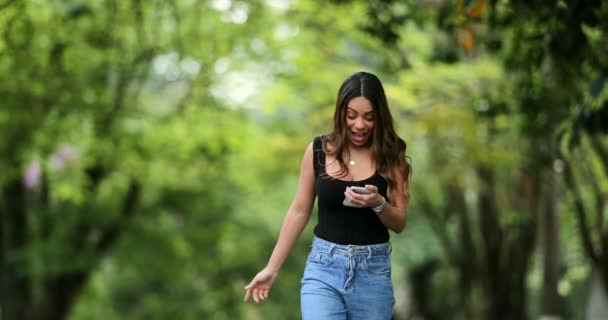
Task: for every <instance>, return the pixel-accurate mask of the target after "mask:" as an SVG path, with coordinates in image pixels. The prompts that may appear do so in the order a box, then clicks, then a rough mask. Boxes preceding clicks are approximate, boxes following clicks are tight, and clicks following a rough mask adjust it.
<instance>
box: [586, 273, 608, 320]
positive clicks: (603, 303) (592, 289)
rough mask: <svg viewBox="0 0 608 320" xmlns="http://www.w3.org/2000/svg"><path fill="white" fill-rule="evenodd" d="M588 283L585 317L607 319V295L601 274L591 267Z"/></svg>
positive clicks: (595, 319)
mask: <svg viewBox="0 0 608 320" xmlns="http://www.w3.org/2000/svg"><path fill="white" fill-rule="evenodd" d="M589 278H590V281H589V282H590V285H589V300H588V302H587V310H586V319H587V320H597V319H608V297H607V295H606V288H605V287H604V282H603V281H602V275H601V273H600V272H599V271H598V270H597V268H596V267H593V271H592V272H591V276H590V277H589Z"/></svg>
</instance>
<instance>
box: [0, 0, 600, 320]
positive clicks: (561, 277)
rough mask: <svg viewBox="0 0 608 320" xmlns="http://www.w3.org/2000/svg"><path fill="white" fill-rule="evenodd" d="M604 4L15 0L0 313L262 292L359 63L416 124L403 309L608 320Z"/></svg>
mask: <svg viewBox="0 0 608 320" xmlns="http://www.w3.org/2000/svg"><path fill="white" fill-rule="evenodd" d="M607 53H608V3H607V2H605V1H599V0H598V1H592V0H572V1H563V0H562V1H540V0H532V1H519V0H512V1H509V0H487V1H484V0H453V1H450V0H402V1H398V0H387V1H380V0H372V1H358V0H332V1H313V0H251V1H237V0H208V1H203V0H146V1H142V0H128V1H119V0H90V1H84V0H83V1H79V0H65V1H62V0H29V1H19V0H1V1H0V136H1V139H0V223H1V224H0V240H1V242H0V244H1V246H0V277H1V282H0V286H1V292H0V294H1V297H0V310H1V312H0V319H1V320H22V319H26V320H27V319H50V320H59V319H70V320H85V319H133V320H136V319H214V320H222V319H299V318H300V311H299V287H300V276H301V273H302V271H303V268H304V264H305V259H306V254H307V251H308V249H309V247H310V241H311V239H312V226H314V224H315V220H316V211H315V212H314V213H313V217H312V218H311V222H310V223H309V226H308V227H307V229H306V230H305V231H304V233H303V234H302V236H301V238H300V240H299V241H298V243H297V245H296V247H295V248H294V249H293V251H292V253H291V255H290V256H289V258H288V260H287V261H286V263H285V265H284V267H283V269H282V271H281V274H280V275H279V277H278V279H277V281H276V282H275V285H274V287H273V289H272V291H271V293H270V297H269V299H268V300H267V301H265V302H264V303H263V304H261V305H256V304H253V303H249V304H244V303H243V302H242V299H243V294H244V290H243V287H244V286H245V285H246V283H248V282H249V280H250V279H251V278H252V277H253V276H254V275H255V273H256V272H257V271H258V270H260V269H261V268H262V267H263V266H264V265H265V263H266V261H267V259H268V257H269V255H270V253H271V251H272V249H273V246H274V243H275V241H276V238H277V235H278V231H279V228H280V225H281V222H282V219H283V216H284V214H285V212H286V210H287V208H288V207H289V205H290V203H291V200H292V197H293V195H294V192H295V189H296V182H297V176H298V171H299V167H300V160H301V157H302V155H303V152H304V150H305V148H306V146H307V145H308V143H309V142H310V141H311V140H312V138H313V137H314V136H315V135H320V134H323V133H327V132H328V131H329V130H330V129H331V125H332V120H331V119H332V115H333V109H334V103H335V99H336V94H337V91H338V88H339V85H340V84H341V82H342V81H343V80H344V79H345V78H346V77H347V76H348V75H350V74H352V73H354V72H356V71H360V70H365V71H371V72H373V73H375V74H377V75H378V76H379V77H380V79H381V80H382V81H383V83H384V85H385V89H386V92H387V95H388V100H389V104H390V107H391V110H392V114H393V117H394V119H395V124H396V126H397V128H398V132H399V134H400V135H401V137H402V138H404V140H405V141H406V142H407V143H408V154H409V156H410V157H411V164H412V166H413V176H412V185H411V195H412V198H411V203H410V208H409V210H408V212H409V214H408V226H407V228H406V230H405V231H404V232H402V233H401V234H394V233H392V234H391V236H392V237H391V240H392V244H393V248H394V249H393V255H392V263H393V273H392V277H393V281H394V284H395V295H396V298H397V304H396V308H395V316H394V319H427V320H433V319H488V320H494V319H496V320H501V319H518V320H523V319H594V320H595V319H608V312H607V311H606V310H607V308H608V306H607V303H608V298H607V296H608V295H607V294H606V288H608V224H607V223H608V218H607V216H606V215H607V214H608V208H607V203H606V202H607V201H608V197H607V194H608V139H607V137H606V136H607V134H608V84H607V83H606V80H607V79H606V77H607V76H608V54H607Z"/></svg>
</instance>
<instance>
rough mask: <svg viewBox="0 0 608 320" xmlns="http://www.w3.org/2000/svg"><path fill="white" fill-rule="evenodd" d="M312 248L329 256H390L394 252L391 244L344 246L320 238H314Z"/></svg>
mask: <svg viewBox="0 0 608 320" xmlns="http://www.w3.org/2000/svg"><path fill="white" fill-rule="evenodd" d="M312 248H313V249H315V250H319V251H322V252H325V253H328V254H329V255H333V254H340V255H367V256H373V255H390V254H391V251H392V247H391V243H390V242H385V243H378V244H370V245H354V244H348V245H342V244H335V243H333V242H329V241H327V240H323V239H321V238H319V237H314V239H313V241H312Z"/></svg>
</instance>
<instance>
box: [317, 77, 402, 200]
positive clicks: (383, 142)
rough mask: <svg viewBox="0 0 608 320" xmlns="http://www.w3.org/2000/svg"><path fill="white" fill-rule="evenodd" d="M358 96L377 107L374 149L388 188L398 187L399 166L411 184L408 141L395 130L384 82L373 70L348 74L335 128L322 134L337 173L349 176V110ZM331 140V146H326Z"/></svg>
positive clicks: (341, 89) (342, 91)
mask: <svg viewBox="0 0 608 320" xmlns="http://www.w3.org/2000/svg"><path fill="white" fill-rule="evenodd" d="M357 97H365V98H367V99H368V100H369V101H370V102H371V104H372V108H373V111H374V122H375V126H374V131H373V134H372V145H371V150H372V158H373V160H374V163H375V165H376V168H377V170H378V173H379V174H380V175H381V176H382V177H384V178H385V179H386V180H387V182H388V186H389V188H396V187H397V180H396V178H395V170H399V171H401V172H403V173H404V179H405V181H404V182H405V183H406V184H407V185H409V180H410V177H411V173H412V169H411V165H410V163H409V161H408V160H409V157H407V156H406V150H407V145H406V143H405V141H403V139H401V138H399V136H398V135H397V133H396V132H395V128H394V126H393V117H392V116H391V112H390V110H389V108H388V102H387V100H386V95H385V94H384V88H383V87H382V83H381V82H380V80H379V79H378V77H376V76H375V75H373V74H371V73H368V72H357V73H355V74H353V75H351V76H349V77H348V78H346V80H344V82H343V83H342V86H340V90H339V91H338V99H337V101H336V110H335V113H334V128H333V131H332V132H331V133H330V134H328V135H326V136H324V137H323V151H325V152H326V153H327V154H329V155H332V156H335V158H336V160H338V163H339V164H340V172H338V176H340V177H343V176H346V175H347V174H348V166H347V165H346V162H345V161H344V159H343V156H342V155H343V154H344V151H345V149H346V148H347V146H346V144H347V132H346V130H347V129H346V113H347V106H348V102H349V101H350V100H352V99H354V98H357ZM328 144H330V145H331V149H330V148H328V147H327V146H328ZM406 192H408V193H409V190H408V189H406Z"/></svg>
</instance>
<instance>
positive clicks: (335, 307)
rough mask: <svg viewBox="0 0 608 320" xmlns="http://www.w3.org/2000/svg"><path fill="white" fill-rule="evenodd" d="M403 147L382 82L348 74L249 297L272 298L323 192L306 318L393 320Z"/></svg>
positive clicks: (404, 179)
mask: <svg viewBox="0 0 608 320" xmlns="http://www.w3.org/2000/svg"><path fill="white" fill-rule="evenodd" d="M405 151H406V144H405V142H404V141H403V140H402V139H401V138H399V137H398V136H397V134H396V132H395V129H394V128H393V119H392V117H391V114H390V111H389V108H388V104H387V100H386V96H385V94H384V89H383V87H382V84H381V83H380V80H378V78H377V77H376V76H375V75H373V74H370V73H366V72H358V73H355V74H353V75H351V76H350V77H348V78H347V79H346V80H345V81H344V83H343V84H342V86H341V87H340V90H339V92H338V99H337V102H336V110H335V114H334V128H333V131H332V132H331V133H330V134H328V135H326V136H322V137H316V138H315V139H314V140H313V142H311V143H310V144H309V145H308V147H307V148H306V151H305V152H304V157H303V160H302V164H301V171H300V178H299V182H298V189H297V192H296V195H295V198H294V200H293V202H292V204H291V207H290V208H289V210H288V211H287V214H286V216H285V220H284V222H283V225H282V227H281V231H280V234H279V238H278V241H277V244H276V246H275V248H274V251H273V252H272V255H271V257H270V259H269V261H268V264H267V266H266V267H265V268H264V269H262V270H261V271H260V272H259V273H258V274H257V275H256V276H255V277H254V278H253V280H252V281H251V282H250V283H249V284H248V285H247V286H246V287H245V289H246V290H247V291H246V293H245V302H247V301H248V300H249V299H250V298H251V297H252V298H253V300H254V301H255V302H256V303H259V302H261V301H263V300H265V299H266V298H267V297H268V292H269V290H270V288H271V287H272V284H273V282H274V280H275V278H276V276H277V274H278V272H279V269H280V268H281V265H282V264H283V262H284V261H285V259H286V257H287V255H288V253H289V251H290V249H291V248H292V246H293V244H294V243H295V241H296V240H297V238H298V237H299V235H300V233H301V232H302V230H303V229H304V227H305V226H306V224H307V223H308V220H309V218H310V214H311V211H312V207H313V203H314V200H315V197H318V211H319V212H318V214H319V219H318V224H317V226H316V227H315V229H314V234H315V237H314V240H313V245H312V249H311V252H310V255H309V257H308V261H307V263H306V268H305V271H304V276H303V277H302V288H301V292H300V295H301V307H302V317H303V319H304V320H312V319H323V320H326V319H329V320H332V319H366V320H374V319H390V318H391V316H392V312H393V306H394V303H395V299H394V296H393V287H392V283H391V275H390V274H391V266H390V258H389V255H390V252H391V246H390V243H389V233H388V229H391V230H393V231H395V232H397V233H399V232H401V231H402V230H403V229H404V228H405V224H406V217H407V206H408V202H409V193H408V185H409V178H410V173H411V168H410V165H409V164H408V162H407V161H406V155H405ZM352 187H363V188H360V189H359V190H354V189H353V188H352Z"/></svg>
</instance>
